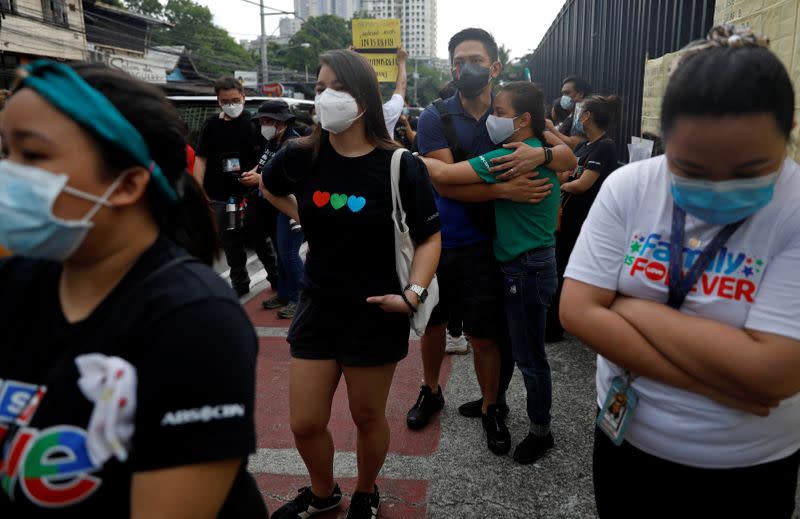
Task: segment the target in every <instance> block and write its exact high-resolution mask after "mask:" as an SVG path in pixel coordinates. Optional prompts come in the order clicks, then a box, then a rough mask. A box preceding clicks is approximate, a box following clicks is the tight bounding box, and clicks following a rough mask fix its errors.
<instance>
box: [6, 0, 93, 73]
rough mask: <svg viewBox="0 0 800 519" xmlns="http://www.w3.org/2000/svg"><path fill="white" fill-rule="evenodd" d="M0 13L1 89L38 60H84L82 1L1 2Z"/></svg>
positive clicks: (32, 0) (34, 0)
mask: <svg viewBox="0 0 800 519" xmlns="http://www.w3.org/2000/svg"><path fill="white" fill-rule="evenodd" d="M0 11H1V12H2V15H3V18H2V19H0V88H9V87H10V86H11V83H12V82H13V81H14V73H15V72H14V71H15V70H16V68H17V67H18V66H19V65H21V64H25V63H28V62H30V61H33V60H36V59H37V58H51V59H58V60H64V61H73V60H85V59H86V57H87V51H86V36H85V33H86V31H85V28H84V22H83V7H82V5H81V0H0Z"/></svg>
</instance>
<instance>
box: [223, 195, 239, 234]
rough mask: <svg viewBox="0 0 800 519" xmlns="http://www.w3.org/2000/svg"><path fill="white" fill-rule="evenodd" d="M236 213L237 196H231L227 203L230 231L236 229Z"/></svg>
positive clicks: (226, 212) (226, 211) (226, 210)
mask: <svg viewBox="0 0 800 519" xmlns="http://www.w3.org/2000/svg"><path fill="white" fill-rule="evenodd" d="M236 213H238V208H237V207H236V198H235V197H230V198H229V199H228V203H227V204H226V205H225V214H226V215H227V217H228V228H227V230H228V231H234V230H236Z"/></svg>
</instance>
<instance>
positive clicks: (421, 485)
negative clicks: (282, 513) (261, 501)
mask: <svg viewBox="0 0 800 519" xmlns="http://www.w3.org/2000/svg"><path fill="white" fill-rule="evenodd" d="M256 482H257V483H258V486H259V488H262V489H268V490H267V491H266V492H265V495H264V497H265V499H266V502H267V506H268V507H269V510H270V512H274V511H275V510H277V509H278V508H279V507H280V506H281V505H282V504H283V503H285V502H287V501H289V500H290V499H292V498H294V496H296V495H297V489H298V488H300V487H302V486H305V485H308V478H306V477H303V476H276V475H272V474H260V475H257V476H256ZM338 483H339V485H340V486H341V488H342V491H343V492H344V494H345V496H346V497H345V499H343V500H342V506H341V507H340V508H339V509H338V510H336V511H331V512H328V513H326V514H321V515H318V516H315V517H318V518H319V519H335V518H341V517H344V516H345V514H346V512H347V506H348V504H349V502H350V500H349V496H350V495H351V494H352V492H353V489H354V488H355V484H356V482H355V479H353V478H342V479H339V480H338ZM378 487H379V488H380V492H381V509H380V517H381V518H382V519H423V518H424V517H425V515H426V512H427V493H428V482H427V481H407V480H400V479H378Z"/></svg>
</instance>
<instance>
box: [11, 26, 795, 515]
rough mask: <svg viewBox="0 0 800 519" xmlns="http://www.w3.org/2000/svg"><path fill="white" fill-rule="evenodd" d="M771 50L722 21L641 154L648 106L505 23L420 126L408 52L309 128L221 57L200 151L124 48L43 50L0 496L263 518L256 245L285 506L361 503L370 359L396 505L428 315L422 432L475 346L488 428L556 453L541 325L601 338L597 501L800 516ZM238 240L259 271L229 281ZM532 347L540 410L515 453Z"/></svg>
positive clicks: (791, 265) (471, 39)
mask: <svg viewBox="0 0 800 519" xmlns="http://www.w3.org/2000/svg"><path fill="white" fill-rule="evenodd" d="M767 45H768V42H767V41H766V40H765V39H764V38H761V37H759V36H757V35H756V34H754V33H753V32H752V31H749V30H745V29H740V28H735V27H732V26H723V27H717V28H715V29H714V30H712V32H711V33H710V34H709V36H708V37H707V38H706V39H705V40H702V41H699V42H695V43H693V44H691V45H690V46H689V47H688V48H687V49H685V52H684V53H682V55H681V57H680V59H679V60H677V61H676V63H675V65H674V69H673V70H672V71H671V77H670V80H669V85H668V87H667V91H666V93H665V96H664V100H663V105H662V111H661V128H662V138H663V143H664V151H665V153H664V154H663V155H659V156H656V157H653V158H651V159H649V160H644V161H639V162H634V163H631V164H629V165H626V166H624V167H621V168H619V169H618V167H619V165H620V159H621V157H620V156H618V154H617V149H618V146H617V144H616V143H615V142H614V141H613V140H612V139H611V137H610V134H611V133H612V130H613V128H614V125H615V123H616V122H617V121H618V120H619V118H620V107H621V102H620V99H619V98H618V97H616V96H615V95H613V94H612V93H596V92H594V91H593V89H592V86H591V82H590V81H588V80H587V79H585V78H581V77H578V76H570V77H567V78H566V79H565V80H564V81H563V84H562V89H561V96H560V97H559V98H556V99H555V100H552V101H550V100H549V99H550V98H547V99H546V98H545V95H544V92H543V91H542V90H541V89H540V88H539V87H538V86H537V85H536V84H534V83H531V82H529V81H514V82H507V83H504V84H498V83H499V81H498V77H499V75H500V73H501V70H502V66H501V64H500V61H499V55H498V46H497V43H496V41H495V40H494V38H493V37H492V35H491V34H489V33H488V32H486V31H484V30H482V29H476V28H468V29H465V30H462V31H460V32H458V33H457V34H455V35H454V36H453V37H452V38H451V39H450V41H449V54H450V61H451V67H452V78H453V80H452V82H451V83H450V84H448V85H446V86H444V87H443V89H442V92H441V97H440V98H439V99H437V100H436V101H435V102H433V103H432V104H431V105H430V106H428V107H427V108H425V109H424V111H423V112H422V113H421V115H420V116H419V119H418V121H417V120H414V118H413V116H412V115H411V113H410V112H409V111H408V109H407V108H406V107H405V95H406V83H405V75H406V71H405V60H406V58H407V55H406V54H405V52H404V51H403V50H402V49H400V50H399V51H398V62H399V64H400V67H399V68H400V72H399V75H398V82H397V86H396V90H395V92H394V94H393V96H392V97H391V99H390V100H389V101H387V102H385V103H384V101H383V99H382V98H381V93H380V88H379V84H378V81H377V77H376V75H375V73H374V71H373V70H372V68H371V66H370V65H369V62H368V61H367V60H366V59H365V58H364V57H362V56H361V55H359V54H357V53H355V52H353V51H351V50H333V51H329V52H326V53H325V54H323V55H322V56H320V66H319V70H318V73H317V81H316V98H315V113H314V120H313V123H314V124H313V125H312V126H311V131H310V133H307V132H305V131H303V130H301V129H300V128H299V127H298V126H296V125H295V124H294V123H295V115H294V114H293V113H292V112H291V111H290V109H289V106H288V105H287V104H286V102H285V101H282V100H279V99H276V100H269V101H265V102H264V103H262V104H261V106H260V107H259V108H258V111H257V112H256V113H255V114H251V113H250V112H249V111H248V110H246V109H245V107H244V102H245V94H244V90H243V88H242V86H241V84H240V83H239V82H237V81H236V80H235V79H233V78H221V79H220V80H219V81H217V82H216V84H215V86H214V90H215V93H216V95H217V99H218V102H219V105H220V109H221V111H220V112H219V114H217V115H214V116H213V117H211V118H210V119H209V120H208V121H206V123H205V125H204V127H203V130H202V132H201V134H200V138H199V141H198V142H197V143H196V144H197V145H196V156H195V157H194V165H193V168H190V165H189V162H190V159H191V156H190V154H188V153H187V149H191V148H190V147H189V148H187V144H191V143H187V142H186V135H185V133H186V132H185V130H186V128H185V125H184V124H183V123H182V122H181V120H180V118H179V116H178V114H177V112H176V110H175V108H174V107H173V106H172V105H171V104H170V103H169V102H168V101H167V100H166V98H165V97H164V96H163V94H162V93H161V92H160V90H159V89H158V88H156V87H154V86H151V85H148V84H146V83H143V82H140V81H137V80H134V79H133V78H131V77H129V76H128V75H126V74H125V73H123V72H120V71H117V70H113V69H109V68H106V67H104V66H102V65H97V64H72V65H66V64H63V63H56V62H51V61H39V62H35V63H32V64H28V65H25V66H24V67H22V68H21V69H20V71H19V77H18V81H17V83H16V86H15V88H14V89H13V93H9V97H8V100H7V102H5V107H4V109H3V110H2V116H0V140H1V141H2V147H3V149H2V157H3V160H0V247H5V248H7V249H8V250H10V251H13V253H14V255H12V256H11V257H8V258H5V259H3V260H0V291H2V295H3V297H2V298H0V329H2V330H3V342H2V343H0V354H2V357H3V362H2V363H0V395H3V397H2V398H0V481H2V483H3V484H2V491H0V516H2V517H50V516H58V515H59V514H62V515H64V514H66V515H68V516H75V517H95V516H106V517H134V518H140V517H142V518H143V517H147V518H152V517H171V518H173V517H174V518H181V517H186V518H189V517H192V518H196V517H197V518H203V517H208V518H211V517H222V518H263V517H267V510H266V507H265V505H264V502H263V499H262V496H261V494H260V492H259V490H258V488H257V487H256V484H255V481H254V479H253V478H252V476H251V475H250V474H248V472H247V469H246V467H247V457H248V455H249V454H251V453H252V452H253V451H254V450H255V445H256V437H255V423H254V422H255V418H254V416H255V413H256V410H255V405H256V402H255V383H256V372H255V362H256V355H257V351H258V343H257V339H256V335H255V331H254V329H253V326H252V324H251V323H250V321H249V320H248V318H247V316H246V314H245V312H244V310H243V309H242V306H241V304H240V302H239V300H238V297H240V296H243V295H245V294H246V293H248V292H249V291H250V289H251V286H250V285H251V280H250V278H249V274H248V270H247V256H246V250H247V249H251V250H253V251H255V253H256V255H257V257H258V259H259V261H260V262H261V263H262V264H263V266H264V269H265V270H266V272H267V280H268V281H269V283H270V284H271V286H272V287H273V289H274V290H275V294H274V296H273V297H270V298H269V299H266V300H264V301H263V302H262V306H263V308H264V309H267V310H278V316H279V317H281V318H285V319H291V320H292V322H291V326H290V328H289V333H288V337H287V341H288V343H289V345H290V352H291V362H290V371H289V391H288V394H289V408H290V426H291V431H292V433H293V435H294V440H295V445H296V448H297V451H298V453H299V454H300V457H301V458H302V460H303V462H304V463H305V466H306V468H307V470H308V476H309V480H310V484H309V485H308V486H306V487H303V488H302V489H301V490H300V491H299V492H298V494H297V496H296V497H294V499H292V500H291V501H289V502H288V503H286V504H285V505H284V506H282V507H281V508H279V509H278V510H276V511H274V513H273V515H272V517H274V518H277V519H307V518H308V517H312V516H314V515H316V514H319V513H323V512H325V511H328V510H332V509H336V508H338V507H339V506H340V504H341V501H342V495H343V494H342V489H341V488H340V486H339V484H338V483H337V482H336V480H335V478H334V466H333V465H334V453H335V448H334V444H333V439H332V436H331V433H330V431H329V430H328V422H329V421H330V418H331V412H332V402H333V397H334V393H335V391H336V388H337V387H338V385H339V382H340V379H342V378H344V381H345V385H346V388H347V396H348V401H349V411H350V415H351V418H352V421H353V423H354V425H355V427H356V429H357V460H358V463H357V466H358V474H357V480H356V483H355V488H354V489H353V491H352V498H351V500H350V505H349V506H350V507H349V510H348V512H347V517H348V518H349V519H362V518H363V519H375V518H376V517H378V515H379V509H380V504H381V499H380V493H379V488H378V486H377V485H376V480H377V478H378V475H379V473H380V470H381V468H382V466H383V463H384V461H385V458H386V455H387V452H388V448H389V439H390V434H391V431H390V427H389V424H388V422H387V419H386V405H387V399H388V395H389V390H390V387H391V385H392V382H393V380H394V377H395V371H396V367H397V364H398V362H400V361H402V360H403V359H404V358H406V356H407V355H408V352H409V333H410V331H411V330H412V328H413V329H414V330H416V331H418V332H419V333H420V334H422V336H421V356H422V359H421V360H422V365H423V376H424V379H423V384H422V386H421V388H420V392H419V395H418V398H417V400H416V401H415V402H414V403H413V405H412V407H411V408H410V409H409V411H408V414H407V419H406V422H407V426H408V427H409V428H411V429H414V430H419V429H423V428H425V427H426V426H428V425H429V424H430V422H431V420H432V419H433V418H434V416H435V415H436V414H437V413H438V412H439V411H441V410H442V409H443V407H444V403H445V397H444V392H443V390H442V387H441V376H442V363H443V360H444V358H445V355H446V354H447V352H448V351H450V352H459V353H462V352H466V351H467V350H468V348H470V347H471V349H472V350H473V353H474V356H473V358H474V369H475V375H476V378H477V381H478V386H479V387H478V388H476V397H477V398H476V399H474V400H472V401H469V402H463V403H461V405H460V406H459V408H458V411H459V413H460V414H461V415H463V416H464V417H469V418H481V421H482V424H483V430H484V435H483V436H482V437H481V438H477V439H476V441H479V442H480V443H482V444H485V445H486V448H487V449H488V450H489V451H491V452H492V453H494V454H496V455H506V454H508V453H509V452H511V451H512V447H513V454H512V456H513V459H514V460H515V461H516V462H517V463H520V464H531V463H534V462H536V461H537V460H539V459H541V458H542V457H543V456H545V455H547V454H548V452H550V451H551V449H552V448H553V447H554V446H555V444H556V441H557V440H558V437H559V431H557V430H556V431H554V430H553V429H552V427H551V423H552V416H553V414H560V413H565V412H566V410H564V409H559V408H558V407H555V408H554V405H553V399H552V393H553V391H552V386H553V382H552V377H551V370H550V365H549V363H548V356H547V350H546V346H545V344H546V343H547V342H557V341H561V340H563V338H564V333H565V330H566V331H567V332H570V333H571V334H573V335H574V336H575V337H577V338H578V339H580V340H581V341H582V342H583V343H585V344H586V345H587V346H588V347H590V348H591V349H593V350H595V351H596V352H597V353H598V360H597V379H596V383H597V401H596V403H597V417H596V427H595V431H594V453H593V475H594V488H595V500H596V504H597V511H598V514H599V516H600V517H641V516H659V517H660V516H665V517H672V516H678V515H689V516H692V517H694V516H697V517H706V516H717V515H727V516H733V517H742V516H759V517H761V516H763V517H786V518H788V517H791V516H792V513H793V510H794V503H795V492H796V489H797V477H798V469H799V468H800V435H798V433H797V432H796V431H797V430H798V427H799V426H800V397H798V396H797V394H798V392H800V377H799V376H798V374H799V373H800V353H798V352H800V349H799V348H798V346H800V324H798V323H800V306H798V305H797V304H794V303H793V302H792V301H793V300H794V298H795V296H796V294H797V293H798V292H800V278H798V276H796V275H795V274H794V272H796V270H797V269H798V268H800V209H799V208H800V205H798V203H797V202H798V197H799V196H800V195H799V194H798V193H800V167H798V165H797V163H795V162H794V161H793V160H792V159H791V158H788V156H787V147H788V145H789V141H790V133H791V131H792V129H793V127H794V124H795V123H794V121H793V117H794V114H795V91H794V88H793V86H792V83H791V80H790V78H789V75H788V73H787V71H786V69H785V67H784V66H783V64H782V63H781V62H780V60H779V59H778V58H777V57H776V56H775V55H774V54H773V53H772V52H770V51H769V50H768V48H767ZM732 85H735V88H734V87H732ZM3 101H6V100H5V94H4V97H3ZM398 130H399V131H398ZM409 150H413V152H414V153H413V154H412V152H411V151H409ZM190 169H192V170H193V171H192V173H193V174H192V175H190V174H189V170H190ZM409 238H410V239H409ZM304 242H307V243H308V252H307V254H306V257H305V260H304V261H303V259H301V256H300V248H301V245H302V244H303V243H304ZM408 243H410V244H411V246H410V247H409V246H407V244H408ZM220 248H221V249H222V250H223V251H224V255H225V258H226V260H227V263H228V265H229V266H230V281H231V285H232V288H233V290H231V287H230V286H228V285H227V284H226V282H225V281H223V279H222V278H221V277H220V276H219V275H218V274H216V273H215V272H214V271H213V270H212V268H211V267H212V266H213V263H214V261H215V259H216V258H217V257H218V256H219V250H220ZM400 263H404V265H402V267H403V268H401V265H400ZM423 332H424V333H423ZM22 344H24V345H25V347H24V348H23V347H20V345H22ZM515 367H517V368H519V370H520V372H521V375H522V380H523V382H524V385H525V390H526V411H527V418H528V422H529V427H528V432H527V435H525V437H524V438H521V439H517V440H516V441H515V439H514V438H512V437H511V433H510V431H509V429H508V427H507V426H506V420H507V417H508V415H509V412H510V409H509V405H508V402H507V396H506V395H507V392H508V388H509V384H510V382H511V379H512V375H513V373H514V369H515ZM478 391H479V392H480V394H479V395H478V394H477V392H478ZM409 403H410V402H409ZM586 434H587V435H588V434H591V432H590V431H586ZM632 475H633V476H634V477H631V476H632ZM620 482H624V483H623V486H622V487H620ZM620 488H623V489H624V493H623V495H624V499H625V500H626V502H625V503H624V506H621V505H620ZM676 496H680V498H676ZM731 496H735V498H732V497H731ZM687 503H691V505H687ZM687 506H690V507H691V508H690V509H689V510H687Z"/></svg>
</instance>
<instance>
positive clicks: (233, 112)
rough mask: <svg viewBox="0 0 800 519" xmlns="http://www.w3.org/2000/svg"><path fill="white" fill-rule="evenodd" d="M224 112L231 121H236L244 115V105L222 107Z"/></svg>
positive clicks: (235, 104)
mask: <svg viewBox="0 0 800 519" xmlns="http://www.w3.org/2000/svg"><path fill="white" fill-rule="evenodd" d="M222 111H223V112H224V113H225V115H227V116H228V117H230V118H231V119H236V118H237V117H239V116H240V115H242V112H243V111H244V104H242V103H233V104H229V105H222Z"/></svg>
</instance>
